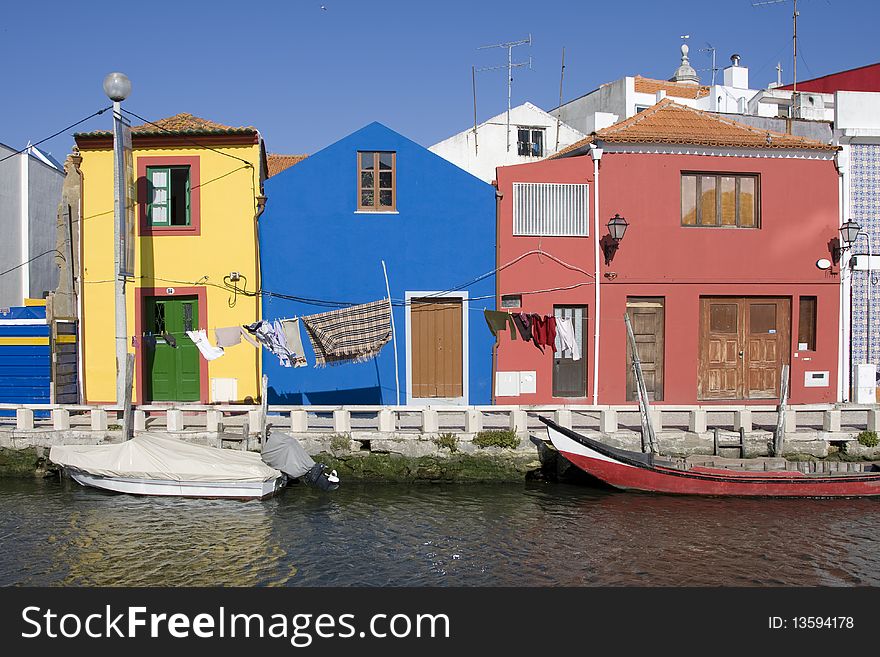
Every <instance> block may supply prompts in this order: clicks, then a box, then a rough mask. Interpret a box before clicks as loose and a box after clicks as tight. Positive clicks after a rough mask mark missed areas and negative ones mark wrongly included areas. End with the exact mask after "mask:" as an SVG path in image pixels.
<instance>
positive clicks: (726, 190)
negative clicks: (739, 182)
mask: <svg viewBox="0 0 880 657" xmlns="http://www.w3.org/2000/svg"><path fill="white" fill-rule="evenodd" d="M721 225H722V226H736V178H734V177H733V176H721Z"/></svg>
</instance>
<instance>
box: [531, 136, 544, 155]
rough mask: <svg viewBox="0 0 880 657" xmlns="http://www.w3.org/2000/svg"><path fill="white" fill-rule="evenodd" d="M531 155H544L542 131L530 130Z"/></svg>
mask: <svg viewBox="0 0 880 657" xmlns="http://www.w3.org/2000/svg"><path fill="white" fill-rule="evenodd" d="M532 155H534V156H535V157H543V155H544V131H543V130H533V131H532Z"/></svg>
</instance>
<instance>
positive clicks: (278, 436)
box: [263, 431, 339, 491]
mask: <svg viewBox="0 0 880 657" xmlns="http://www.w3.org/2000/svg"><path fill="white" fill-rule="evenodd" d="M263 462H264V463H265V464H266V465H269V466H271V467H273V468H275V469H276V470H280V471H281V472H283V473H284V474H286V475H287V476H288V477H290V478H291V479H301V480H302V481H303V482H304V483H306V484H309V485H310V486H315V487H316V488H320V489H321V490H325V491H331V490H336V489H337V488H339V477H338V475H337V474H336V470H331V471H328V470H327V466H326V465H324V464H323V463H316V462H315V459H313V458H312V457H311V456H309V454H308V452H306V450H305V449H304V448H303V446H302V445H300V443H299V441H298V440H297V439H296V438H294V437H293V436H291V435H290V434H286V433H282V432H280V431H273V432H271V433H270V434H269V437H268V438H267V439H266V442H265V444H264V445H263Z"/></svg>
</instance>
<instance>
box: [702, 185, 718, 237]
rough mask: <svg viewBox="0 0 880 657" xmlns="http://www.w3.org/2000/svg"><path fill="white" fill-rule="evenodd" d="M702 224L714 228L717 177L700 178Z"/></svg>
mask: <svg viewBox="0 0 880 657" xmlns="http://www.w3.org/2000/svg"><path fill="white" fill-rule="evenodd" d="M700 185H701V186H702V188H701V189H700V194H701V196H700V212H701V213H702V215H701V217H700V224H702V225H703V226H714V225H715V224H716V223H717V222H716V221H715V176H701V177H700Z"/></svg>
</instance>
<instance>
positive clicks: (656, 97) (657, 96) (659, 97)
mask: <svg viewBox="0 0 880 657" xmlns="http://www.w3.org/2000/svg"><path fill="white" fill-rule="evenodd" d="M664 98H666V91H664V90H663V89H658V90H657V93H656V94H654V102H655V103H659V102H660V101H661V100H663V99H664Z"/></svg>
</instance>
